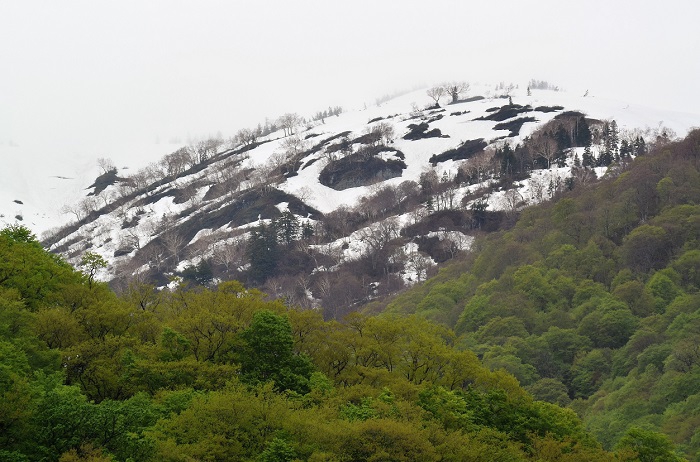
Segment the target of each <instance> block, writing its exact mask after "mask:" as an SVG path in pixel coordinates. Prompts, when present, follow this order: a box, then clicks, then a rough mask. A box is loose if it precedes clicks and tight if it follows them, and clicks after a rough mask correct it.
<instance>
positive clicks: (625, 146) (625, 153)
mask: <svg viewBox="0 0 700 462" xmlns="http://www.w3.org/2000/svg"><path fill="white" fill-rule="evenodd" d="M631 156H632V146H631V145H630V144H629V142H628V141H627V140H622V142H621V143H620V158H621V159H628V158H630V157H631Z"/></svg>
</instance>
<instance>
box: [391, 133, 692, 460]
mask: <svg viewBox="0 0 700 462" xmlns="http://www.w3.org/2000/svg"><path fill="white" fill-rule="evenodd" d="M614 132H615V129H614V127H612V126H610V127H608V129H607V135H606V139H608V144H609V145H608V147H607V148H606V153H604V154H605V156H607V157H608V159H602V160H601V159H599V161H601V162H602V163H604V164H607V163H608V162H610V161H611V160H612V159H614V158H615V156H616V155H617V153H616V151H615V149H614V146H613V144H614V143H612V142H611V141H610V140H611V139H612V138H614ZM562 137H563V134H562ZM699 141H700V130H695V131H693V132H691V133H690V134H689V136H688V137H687V139H686V140H683V141H680V142H676V143H670V144H667V145H665V146H664V147H663V149H658V150H654V151H651V152H646V147H645V146H643V144H642V143H641V141H640V140H639V139H638V140H635V142H634V143H632V145H629V143H628V145H627V147H626V148H625V150H624V153H623V152H620V153H619V155H620V156H623V155H628V154H629V153H631V152H634V153H638V154H641V153H645V154H647V155H645V156H643V157H640V158H638V159H636V160H635V161H634V162H632V163H631V164H629V165H627V166H625V167H624V168H623V169H622V170H621V172H620V173H619V174H618V175H617V176H615V177H614V178H613V177H612V176H611V177H610V178H609V179H604V180H603V181H601V182H600V183H598V184H597V185H596V187H595V188H589V189H586V188H581V187H575V188H574V189H573V190H572V191H571V192H568V193H566V194H565V195H564V196H563V197H559V200H557V201H551V202H546V203H543V204H542V205H540V206H538V207H531V208H528V209H526V210H524V211H523V212H522V213H521V215H520V218H519V220H518V222H517V223H516V225H515V227H514V228H513V229H511V230H509V231H507V232H503V233H498V234H492V235H488V236H485V237H484V238H482V239H481V240H478V241H477V243H476V244H475V248H476V249H478V252H475V255H474V256H472V257H471V258H470V259H469V260H467V261H465V262H461V263H459V266H457V265H455V266H454V267H453V269H450V268H449V267H448V268H445V269H443V270H441V275H446V274H452V273H451V271H454V273H457V272H458V273H459V275H456V274H452V279H450V278H447V277H444V276H441V275H438V277H436V278H435V279H433V280H428V281H427V282H426V284H425V285H424V286H423V287H420V286H419V287H417V288H415V289H413V290H412V291H410V292H408V293H407V294H404V295H402V296H401V297H399V299H397V300H396V301H394V302H393V303H392V304H390V307H392V309H393V310H394V312H396V311H398V309H399V308H400V307H401V306H403V307H404V310H405V312H414V311H419V310H417V309H416V307H422V308H424V309H428V310H433V309H434V308H432V307H433V306H435V305H437V303H438V301H439V300H442V301H444V302H443V303H442V304H443V305H448V303H447V300H448V299H449V300H455V302H456V303H457V307H458V308H459V306H460V304H461V307H462V311H461V313H459V314H458V315H457V316H456V317H455V318H456V321H455V323H454V324H453V325H454V328H455V331H456V333H457V334H458V335H459V336H460V337H459V338H458V344H460V345H463V346H464V347H468V348H470V349H472V350H473V351H475V352H476V353H477V354H478V355H479V357H480V358H481V359H482V360H483V362H484V364H485V365H487V366H488V367H489V368H491V369H492V370H498V369H501V370H507V371H508V372H509V373H511V374H513V375H515V376H516V377H517V378H518V379H519V380H520V381H521V383H523V384H526V385H527V388H528V390H529V391H530V392H531V393H533V394H535V396H537V397H538V398H542V399H545V400H548V401H553V402H557V403H560V404H566V403H569V402H570V401H571V400H572V399H573V401H571V402H570V404H569V405H570V406H571V407H572V408H575V409H576V410H577V412H579V413H580V414H581V415H584V416H585V420H586V422H587V425H588V427H589V428H590V429H591V430H592V431H593V432H594V433H595V435H596V436H597V437H598V438H599V439H600V440H601V441H602V442H603V443H604V445H605V447H606V448H608V449H611V448H613V447H614V446H615V444H617V443H618V442H619V441H620V440H621V438H622V437H623V436H624V435H625V432H626V431H627V430H628V429H630V428H632V427H634V426H641V427H642V428H649V429H651V430H653V431H661V432H664V433H666V434H667V435H669V436H670V437H671V439H672V441H673V443H674V444H677V445H678V447H679V448H681V449H682V451H683V453H684V454H685V455H688V456H690V457H695V456H696V455H697V454H700V439H698V437H697V435H695V433H694V432H693V431H689V430H687V428H688V427H689V424H688V423H687V422H690V421H693V422H695V421H694V420H693V419H688V418H687V417H688V416H687V415H686V414H687V413H689V412H692V411H689V410H686V408H683V409H684V410H683V411H680V409H681V407H680V404H679V403H682V402H685V401H687V400H694V399H696V398H697V396H698V395H699V394H700V390H698V387H697V386H696V385H695V383H696V382H695V381H696V380H697V371H698V369H700V346H698V345H700V342H698V340H697V339H698V338H700V312H698V306H700V305H698V287H700V280H699V279H698V274H700V253H699V251H700V241H699V240H698V236H700V206H698V205H696V204H698V203H700V186H698V185H700V182H698V179H699V178H700V172H699V170H698V168H699V167H700V164H698V162H697V159H698V155H699V151H698V146H700V143H699ZM457 268H459V269H458V270H457ZM457 277H459V278H460V279H461V280H469V285H468V289H467V290H465V291H464V292H463V293H462V295H461V296H460V297H459V298H453V297H451V294H450V293H448V291H447V290H445V289H444V288H446V287H448V286H449V284H450V283H451V282H452V283H455V282H456V281H457ZM402 304H403V305H402ZM533 368H534V370H533ZM671 409H673V411H671ZM688 409H689V408H688ZM679 427H683V428H684V431H679V432H674V431H673V430H672V429H673V428H679ZM548 445H549V443H547V444H545V446H543V448H544V447H547V448H549V449H552V450H553V453H557V452H558V451H559V450H560V448H558V447H557V446H556V445H553V446H552V447H550V446H548ZM621 448H622V447H621ZM542 450H543V451H544V449H542ZM620 451H622V452H621V453H620V458H631V457H632V456H631V455H630V454H633V452H634V451H633V450H632V449H631V446H629V445H628V446H624V448H622V449H620ZM559 454H560V455H561V453H560V452H559ZM543 460H565V458H564V457H554V456H552V457H551V458H550V459H547V458H545V457H543Z"/></svg>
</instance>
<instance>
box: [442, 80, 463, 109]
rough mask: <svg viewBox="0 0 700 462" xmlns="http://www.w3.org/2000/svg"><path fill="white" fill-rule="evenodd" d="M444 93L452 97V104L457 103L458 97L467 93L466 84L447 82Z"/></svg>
mask: <svg viewBox="0 0 700 462" xmlns="http://www.w3.org/2000/svg"><path fill="white" fill-rule="evenodd" d="M444 88H445V92H446V93H447V94H448V95H450V96H451V97H452V104H454V103H456V102H458V101H459V95H461V94H462V93H466V92H467V91H469V84H468V83H467V82H449V83H446V84H445V85H444Z"/></svg>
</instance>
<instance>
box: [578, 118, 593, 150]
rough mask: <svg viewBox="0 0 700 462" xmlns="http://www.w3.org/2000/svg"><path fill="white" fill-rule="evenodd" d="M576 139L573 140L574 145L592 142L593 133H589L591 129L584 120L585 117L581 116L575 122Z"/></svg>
mask: <svg viewBox="0 0 700 462" xmlns="http://www.w3.org/2000/svg"><path fill="white" fill-rule="evenodd" d="M575 138H576V139H575V140H574V142H575V145H576V146H588V145H590V144H591V143H592V142H593V135H592V134H591V129H590V127H589V126H588V122H586V118H585V117H583V116H581V117H580V118H579V119H578V121H577V123H576V137H575Z"/></svg>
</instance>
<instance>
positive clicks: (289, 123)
mask: <svg viewBox="0 0 700 462" xmlns="http://www.w3.org/2000/svg"><path fill="white" fill-rule="evenodd" d="M301 123H302V118H301V117H300V116H299V114H296V113H289V112H288V113H287V114H284V115H283V116H281V117H280V118H279V119H277V125H279V126H280V127H282V130H283V131H284V136H289V135H293V134H294V130H295V129H296V127H298V126H299V125H301Z"/></svg>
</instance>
